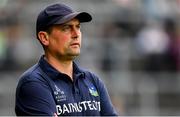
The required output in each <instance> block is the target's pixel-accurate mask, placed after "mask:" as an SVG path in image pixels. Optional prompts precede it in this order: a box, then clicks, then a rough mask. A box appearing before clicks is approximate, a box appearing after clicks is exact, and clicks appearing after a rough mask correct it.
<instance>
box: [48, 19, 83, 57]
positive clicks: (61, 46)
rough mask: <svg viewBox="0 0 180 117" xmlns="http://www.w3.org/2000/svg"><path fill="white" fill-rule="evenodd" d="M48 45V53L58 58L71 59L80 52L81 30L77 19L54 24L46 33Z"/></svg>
mask: <svg viewBox="0 0 180 117" xmlns="http://www.w3.org/2000/svg"><path fill="white" fill-rule="evenodd" d="M48 38H49V45H48V46H47V50H48V52H49V54H51V55H52V56H54V57H58V58H59V59H73V58H74V57H76V56H78V55H79V54H80V47H81V31H80V22H79V20H78V19H72V20H71V21H69V22H67V23H65V24H60V25H55V26H53V27H52V31H51V33H50V34H49V35H48Z"/></svg>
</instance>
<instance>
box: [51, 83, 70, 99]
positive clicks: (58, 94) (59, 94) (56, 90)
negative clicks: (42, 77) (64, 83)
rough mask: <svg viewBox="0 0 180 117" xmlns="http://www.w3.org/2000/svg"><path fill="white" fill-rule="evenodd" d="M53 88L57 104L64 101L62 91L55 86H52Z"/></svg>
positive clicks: (64, 97)
mask: <svg viewBox="0 0 180 117" xmlns="http://www.w3.org/2000/svg"><path fill="white" fill-rule="evenodd" d="M54 87H55V91H54V95H55V98H56V100H57V102H60V101H66V98H67V97H66V95H65V93H64V91H62V90H61V89H60V88H58V87H57V86H56V85H54Z"/></svg>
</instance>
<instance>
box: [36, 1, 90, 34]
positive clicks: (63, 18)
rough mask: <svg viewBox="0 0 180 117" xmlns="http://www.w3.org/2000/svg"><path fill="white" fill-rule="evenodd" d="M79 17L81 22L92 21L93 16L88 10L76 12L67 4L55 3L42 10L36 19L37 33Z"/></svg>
mask: <svg viewBox="0 0 180 117" xmlns="http://www.w3.org/2000/svg"><path fill="white" fill-rule="evenodd" d="M73 18H77V19H78V20H79V21H80V22H90V21H91V20H92V16H91V15H90V14H89V13H87V12H76V11H74V10H73V9H71V8H70V7H69V6H67V5H65V4H60V3H59V4H53V5H50V6H48V7H46V8H45V9H44V10H43V11H41V12H40V13H39V15H38V17H37V21H36V35H38V32H40V31H45V30H46V29H47V28H48V27H49V26H51V25H53V24H63V23H66V22H68V21H70V20H71V19H73ZM37 37H38V36H37Z"/></svg>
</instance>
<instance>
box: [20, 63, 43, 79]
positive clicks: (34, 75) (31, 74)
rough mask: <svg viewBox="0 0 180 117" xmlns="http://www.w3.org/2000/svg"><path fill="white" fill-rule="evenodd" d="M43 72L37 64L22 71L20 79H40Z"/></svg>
mask: <svg viewBox="0 0 180 117" xmlns="http://www.w3.org/2000/svg"><path fill="white" fill-rule="evenodd" d="M41 72H42V71H41V70H40V67H39V65H38V64H35V65H33V66H32V67H30V68H29V69H27V70H26V71H25V72H24V73H22V75H21V76H20V79H19V80H20V81H21V82H30V81H39V78H40V77H41V74H42V73H41Z"/></svg>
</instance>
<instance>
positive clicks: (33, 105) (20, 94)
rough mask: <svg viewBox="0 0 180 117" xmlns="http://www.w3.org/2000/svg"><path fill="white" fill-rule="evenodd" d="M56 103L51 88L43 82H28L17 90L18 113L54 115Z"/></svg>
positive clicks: (16, 108) (16, 109)
mask: <svg viewBox="0 0 180 117" xmlns="http://www.w3.org/2000/svg"><path fill="white" fill-rule="evenodd" d="M55 107H56V104H55V102H54V98H53V96H52V94H51V91H50V89H49V88H48V86H47V85H46V84H43V83H42V82H34V81H33V82H26V83H23V84H22V85H21V86H19V87H18V89H17V92H16V107H15V111H16V115H21V116H22V115H29V116H32V115H38V116H39V115H41V116H42V115H46V116H52V115H53V114H54V113H55V111H56V108H55Z"/></svg>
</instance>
